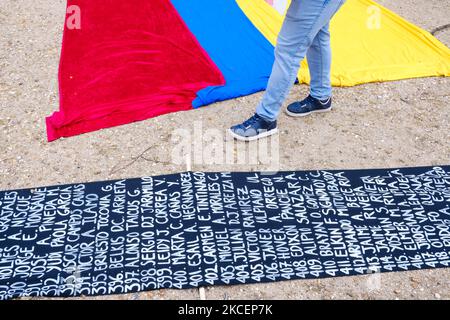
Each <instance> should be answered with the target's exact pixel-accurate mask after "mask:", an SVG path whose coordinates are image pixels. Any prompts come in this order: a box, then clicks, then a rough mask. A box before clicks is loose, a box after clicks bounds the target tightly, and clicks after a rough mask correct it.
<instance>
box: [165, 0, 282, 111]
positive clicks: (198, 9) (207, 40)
mask: <svg viewBox="0 0 450 320" xmlns="http://www.w3.org/2000/svg"><path fill="white" fill-rule="evenodd" d="M172 4H173V5H174V6H175V8H176V9H177V10H178V12H179V14H180V15H181V17H182V18H183V20H184V21H185V23H186V24H187V25H188V27H189V29H190V30H191V32H192V33H193V34H194V35H195V36H196V38H197V39H198V41H199V42H200V44H201V45H202V47H203V48H204V49H205V50H206V51H207V52H208V54H209V55H210V57H211V59H212V60H213V61H214V62H215V63H216V65H217V66H218V67H219V69H220V70H221V71H222V73H223V75H224V77H225V80H226V85H224V86H213V87H207V88H205V89H203V90H201V91H199V92H198V93H197V98H196V99H195V100H194V101H193V102H192V106H193V107H194V108H198V107H200V106H203V105H207V104H210V103H213V102H216V101H222V100H227V99H232V98H236V97H240V96H244V95H248V94H252V93H254V92H258V91H261V90H265V89H266V86H267V82H268V80H269V77H270V73H271V71H272V65H273V61H274V59H275V58H274V48H273V46H272V44H270V42H269V41H268V40H267V39H266V38H265V37H264V36H263V35H262V34H261V33H260V32H259V30H257V29H256V28H255V26H253V24H252V23H251V22H250V20H249V19H248V18H247V16H246V15H245V14H244V12H242V10H241V9H240V8H239V6H238V5H237V3H236V2H235V1H234V0H172Z"/></svg>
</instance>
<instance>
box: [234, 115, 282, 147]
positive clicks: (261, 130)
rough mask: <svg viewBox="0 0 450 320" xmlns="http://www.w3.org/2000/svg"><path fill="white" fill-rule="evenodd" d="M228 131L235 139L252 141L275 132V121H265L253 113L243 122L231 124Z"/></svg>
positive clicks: (276, 130)
mask: <svg viewBox="0 0 450 320" xmlns="http://www.w3.org/2000/svg"><path fill="white" fill-rule="evenodd" d="M229 132H230V134H231V136H232V137H233V138H235V139H238V140H241V141H253V140H257V139H260V138H264V137H268V136H271V135H273V134H275V133H277V132H278V129H277V121H276V120H275V121H267V120H265V119H264V118H262V117H261V116H259V115H258V114H256V113H255V114H254V115H253V116H252V117H251V118H250V119H248V120H246V121H244V122H243V123H241V124H238V125H235V126H232V127H231V128H230V130H229Z"/></svg>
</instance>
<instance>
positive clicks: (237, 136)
mask: <svg viewBox="0 0 450 320" xmlns="http://www.w3.org/2000/svg"><path fill="white" fill-rule="evenodd" d="M228 133H229V134H230V135H231V136H232V137H233V138H234V139H236V140H239V141H247V142H248V141H254V140H258V139H262V138H266V137H269V136H271V135H274V134H276V133H278V128H275V129H272V130H270V131H266V132H263V133H260V134H258V135H257V136H253V137H242V136H240V135H238V134H236V133H234V132H233V131H232V130H231V129H228Z"/></svg>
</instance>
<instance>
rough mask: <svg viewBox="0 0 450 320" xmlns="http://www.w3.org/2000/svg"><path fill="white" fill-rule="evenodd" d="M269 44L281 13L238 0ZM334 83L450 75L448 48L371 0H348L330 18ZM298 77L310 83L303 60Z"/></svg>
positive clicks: (252, 1) (254, 1) (261, 1)
mask: <svg viewBox="0 0 450 320" xmlns="http://www.w3.org/2000/svg"><path fill="white" fill-rule="evenodd" d="M237 3H238V4H239V6H240V7H241V9H242V10H243V11H244V12H245V14H246V15H247V16H248V18H249V19H250V20H251V21H252V23H253V24H254V25H255V26H256V28H258V29H259V30H260V32H261V33H262V34H264V36H265V37H266V38H267V39H268V40H269V41H270V42H271V43H272V44H273V45H275V44H276V38H277V35H278V33H279V31H280V29H281V25H282V23H283V17H282V16H281V15H280V14H279V13H278V12H277V11H276V10H275V9H274V8H273V7H271V6H270V5H269V4H268V3H266V2H265V1H264V0H237ZM330 28H331V35H332V36H331V37H332V39H331V45H332V50H333V63H332V72H331V73H332V76H331V80H332V84H333V85H334V86H353V85H357V84H361V83H368V82H376V81H389V80H399V79H407V78H416V77H426V76H450V49H449V48H447V47H446V46H445V45H444V44H442V43H441V42H439V41H438V40H437V39H436V38H434V37H433V36H432V35H431V34H430V33H428V32H427V31H425V30H422V29H420V28H418V27H417V26H415V25H413V24H411V23H409V22H408V21H406V20H404V19H403V18H401V17H400V16H398V15H397V14H395V13H393V12H392V11H389V10H388V9H386V8H384V7H382V6H381V5H379V4H377V3H375V2H374V1H372V0H347V2H346V3H345V4H344V6H343V7H342V8H341V9H340V11H339V12H338V13H337V14H336V15H335V17H334V18H333V19H332V21H331V26H330ZM298 78H299V81H300V82H302V83H309V80H310V77H309V71H308V67H307V62H306V59H305V60H304V61H303V62H302V67H301V68H300V71H299V75H298Z"/></svg>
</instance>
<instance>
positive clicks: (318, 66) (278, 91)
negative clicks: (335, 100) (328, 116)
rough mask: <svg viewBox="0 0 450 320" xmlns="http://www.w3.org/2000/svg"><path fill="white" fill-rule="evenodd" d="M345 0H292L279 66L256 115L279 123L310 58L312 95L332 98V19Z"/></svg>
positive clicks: (282, 35)
mask: <svg viewBox="0 0 450 320" xmlns="http://www.w3.org/2000/svg"><path fill="white" fill-rule="evenodd" d="M344 2H345V0H292V3H291V5H290V7H289V9H288V12H287V14H286V18H285V20H284V23H283V27H282V28H281V31H280V34H279V35H278V40H277V46H276V48H275V63H274V65H273V69H272V74H271V76H270V79H269V83H268V85H267V89H266V92H265V94H264V97H263V99H262V101H261V102H260V104H259V105H258V107H257V109H256V113H257V114H258V115H260V116H261V117H263V118H265V119H267V120H275V119H276V118H277V117H278V114H279V113H280V108H281V105H282V104H283V102H284V100H285V99H286V97H287V95H288V94H289V91H290V90H291V88H292V85H293V84H294V82H295V79H296V77H297V73H298V69H299V67H300V62H301V61H302V60H303V59H304V58H305V55H306V56H307V60H308V65H309V71H310V75H311V85H310V86H311V88H310V90H311V96H313V97H314V98H316V99H320V100H322V99H327V98H329V97H331V80H330V70H331V46H330V31H329V26H330V20H331V18H332V17H333V16H334V14H335V13H336V12H337V11H338V10H339V8H340V7H341V6H342V5H343V3H344Z"/></svg>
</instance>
